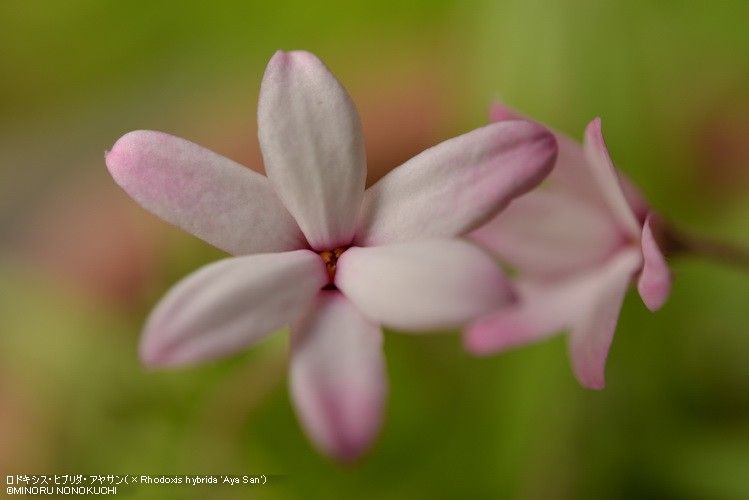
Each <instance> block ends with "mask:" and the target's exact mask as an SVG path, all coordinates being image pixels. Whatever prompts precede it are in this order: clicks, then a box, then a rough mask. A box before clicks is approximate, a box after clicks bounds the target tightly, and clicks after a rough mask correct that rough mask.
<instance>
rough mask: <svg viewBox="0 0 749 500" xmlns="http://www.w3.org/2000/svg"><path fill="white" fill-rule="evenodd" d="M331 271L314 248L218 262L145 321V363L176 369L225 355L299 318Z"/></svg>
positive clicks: (191, 279) (178, 287) (166, 299)
mask: <svg viewBox="0 0 749 500" xmlns="http://www.w3.org/2000/svg"><path fill="white" fill-rule="evenodd" d="M327 280H328V277H327V272H326V270H325V265H324V264H323V263H322V260H321V259H320V257H319V256H318V255H317V254H315V253H314V252H311V251H309V250H297V251H294V252H286V253H274V254H260V255H248V256H243V257H234V258H230V259H224V260H220V261H218V262H215V263H213V264H210V265H208V266H205V267H203V268H202V269H199V270H198V271H197V272H195V273H193V274H191V275H190V276H188V277H187V278H185V279H184V280H182V281H181V282H180V283H178V284H177V285H176V286H174V288H172V289H171V290H170V291H169V293H167V294H166V296H165V297H164V298H163V299H162V300H161V302H160V303H159V304H158V305H157V306H156V308H155V309H154V310H153V312H152V313H151V316H150V317H149V318H148V321H147V322H146V327H145V332H144V334H143V338H142V339H141V345H140V355H141V359H142V361H143V362H144V363H145V364H147V365H150V366H176V365H186V364H192V363H195V362H198V361H205V360H208V359H213V358H217V357H220V356H224V355H227V354H230V353H233V352H235V351H238V350H240V349H243V348H245V347H247V346H249V345H250V344H252V343H254V342H256V341H258V340H260V339H261V338H263V337H265V336H266V335H267V334H269V333H272V332H273V331H274V330H276V329H278V328H281V327H282V326H284V325H286V324H289V323H291V322H293V321H296V320H297V319H299V318H300V317H301V316H302V315H303V314H304V313H305V311H306V310H307V308H308V307H309V305H310V303H311V302H312V300H313V299H314V297H315V295H316V294H317V293H318V291H319V290H320V288H321V287H323V286H324V285H325V283H326V282H327Z"/></svg>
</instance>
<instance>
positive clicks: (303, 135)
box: [258, 51, 367, 250]
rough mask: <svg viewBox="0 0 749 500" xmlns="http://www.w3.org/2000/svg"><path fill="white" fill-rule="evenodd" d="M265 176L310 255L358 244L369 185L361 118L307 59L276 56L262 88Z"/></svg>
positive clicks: (319, 65) (343, 93)
mask: <svg viewBox="0 0 749 500" xmlns="http://www.w3.org/2000/svg"><path fill="white" fill-rule="evenodd" d="M258 135H259V137H260V147H261V149H262V152H263V159H264V162H265V171H266V174H267V175H268V178H269V179H270V181H271V183H273V186H274V187H275V189H276V191H277V192H278V195H279V196H280V197H281V199H282V200H283V202H284V204H285V205H286V208H288V209H289V212H291V214H292V215H293V216H294V218H295V219H296V220H297V222H298V223H299V227H301V228H302V231H303V232H304V234H305V236H306V237H307V241H309V244H310V245H311V247H312V248H314V249H317V250H324V249H326V248H335V247H338V246H341V245H346V244H348V243H350V242H351V239H352V238H353V235H354V231H355V225H356V218H357V215H358V213H359V206H360V205H361V200H362V196H363V194H364V183H365V181H366V175H367V170H366V156H365V151H364V138H363V136H362V132H361V124H360V123H359V115H358V114H357V112H356V108H355V107H354V104H353V103H352V102H351V98H350V97H349V95H348V93H347V92H346V90H345V89H344V88H343V87H342V86H341V84H340V83H339V82H338V80H336V78H335V77H334V76H333V75H332V74H331V73H330V71H328V69H327V68H326V67H325V65H324V64H323V63H322V62H320V60H319V59H318V58H317V57H315V56H314V55H312V54H310V53H309V52H303V51H294V52H281V51H278V52H276V54H275V55H274V56H273V58H272V59H271V60H270V62H269V63H268V68H267V69H266V71H265V76H264V77H263V83H262V85H261V87H260V99H259V103H258Z"/></svg>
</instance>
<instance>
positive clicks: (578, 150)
mask: <svg viewBox="0 0 749 500" xmlns="http://www.w3.org/2000/svg"><path fill="white" fill-rule="evenodd" d="M489 119H490V120H491V121H494V122H498V121H503V120H530V121H534V120H531V119H530V118H528V117H526V116H523V115H522V114H520V113H518V112H517V111H515V110H514V109H512V108H510V107H509V106H506V105H505V104H502V103H500V102H494V103H492V105H491V107H490V108H489ZM550 131H551V132H552V133H553V134H554V138H555V139H556V140H557V148H558V154H557V159H556V162H555V164H554V168H553V170H552V171H551V173H550V174H549V176H548V177H547V178H546V182H545V184H546V186H545V187H547V188H548V189H551V190H559V191H562V192H565V193H567V194H571V195H575V196H577V197H578V198H580V199H581V200H586V201H588V202H590V203H592V204H595V203H598V206H599V208H600V207H603V208H606V206H607V205H606V203H605V202H604V201H603V196H602V193H601V192H600V188H599V187H598V184H597V182H596V180H595V179H594V178H593V176H592V175H591V169H590V168H589V166H588V160H587V158H586V157H585V152H584V151H583V146H582V144H580V142H579V141H576V140H574V139H572V138H571V137H569V136H567V135H565V134H562V133H559V132H557V131H555V130H552V129H550Z"/></svg>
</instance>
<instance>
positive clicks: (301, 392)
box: [290, 291, 387, 461]
mask: <svg viewBox="0 0 749 500" xmlns="http://www.w3.org/2000/svg"><path fill="white" fill-rule="evenodd" d="M290 383H291V394H292V397H293V399H294V405H295V407H296V410H297V413H298V415H299V419H300V420H301V422H302V424H303V426H304V429H305V430H306V431H307V434H308V435H309V437H310V439H311V440H312V441H313V442H314V443H315V445H316V446H317V447H318V448H319V449H320V450H321V451H322V452H324V453H326V454H328V455H331V456H333V457H335V458H336V459H338V460H342V461H351V460H354V459H356V458H358V457H359V456H360V455H361V454H362V453H363V452H364V451H366V449H367V448H368V447H369V446H370V443H371V442H372V440H373V439H374V438H375V436H376V435H377V433H378V431H379V429H380V424H381V421H382V411H383V405H384V400H385V395H386V393H387V378H386V374H385V359H384V356H383V353H382V332H381V331H380V329H379V327H378V326H377V325H376V324H374V323H372V322H371V321H369V320H368V319H366V318H364V317H363V316H362V315H361V313H359V311H357V310H356V308H355V307H354V306H353V305H352V304H351V303H350V302H349V301H348V300H347V299H346V298H345V297H344V296H343V295H341V294H340V293H339V292H337V291H326V292H322V293H321V294H320V295H319V297H318V300H317V302H316V304H315V306H314V308H313V309H312V310H311V312H310V313H309V314H308V315H307V316H306V317H305V318H304V319H303V320H302V321H301V322H300V323H299V324H298V325H296V326H295V327H293V328H292V355H291V379H290Z"/></svg>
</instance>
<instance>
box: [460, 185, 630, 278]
mask: <svg viewBox="0 0 749 500" xmlns="http://www.w3.org/2000/svg"><path fill="white" fill-rule="evenodd" d="M470 238H471V239H472V240H474V241H476V242H478V243H479V244H481V245H482V246H484V247H485V248H488V249H489V250H491V251H492V252H493V253H494V254H496V255H497V256H498V257H499V259H500V260H501V261H502V262H504V263H506V264H509V265H511V266H513V267H514V268H515V269H516V270H518V271H520V272H521V273H523V275H524V277H529V278H538V279H541V278H544V279H556V278H560V277H564V276H568V275H570V274H573V273H577V272H580V271H583V270H585V269H589V268H592V267H595V266H598V265H600V264H601V263H603V262H604V261H605V260H606V259H607V258H609V257H610V256H611V255H612V254H613V253H614V252H615V251H616V250H617V249H618V248H619V247H620V246H621V245H622V244H623V238H622V235H621V233H620V231H619V230H618V228H617V227H616V226H615V225H614V224H613V222H612V220H611V217H610V216H609V215H608V213H607V212H605V211H603V210H600V209H599V208H598V207H597V206H596V205H595V204H592V203H588V202H587V201H586V200H585V199H581V198H579V197H576V196H573V195H572V194H571V193H567V192H564V191H561V190H552V189H546V186H542V187H540V188H538V189H536V190H534V191H532V192H531V193H528V194H526V195H524V196H521V197H520V198H518V199H517V200H515V201H513V202H512V203H511V204H510V206H508V207H507V208H506V209H505V210H504V211H502V213H500V214H499V215H497V216H496V217H495V218H494V219H493V220H491V221H490V222H489V223H488V224H485V225H483V226H481V227H480V228H478V229H477V230H475V231H473V232H472V233H471V234H470Z"/></svg>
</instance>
